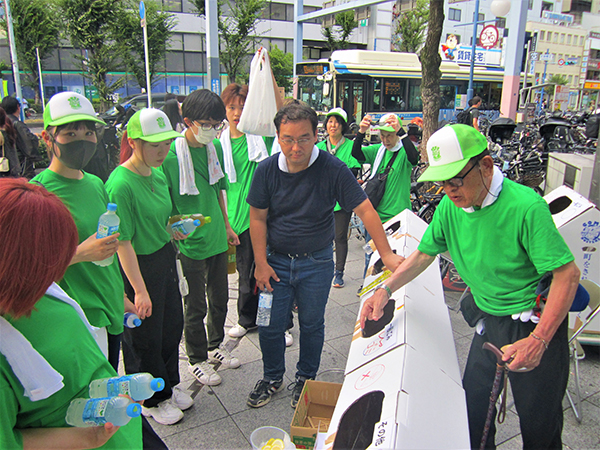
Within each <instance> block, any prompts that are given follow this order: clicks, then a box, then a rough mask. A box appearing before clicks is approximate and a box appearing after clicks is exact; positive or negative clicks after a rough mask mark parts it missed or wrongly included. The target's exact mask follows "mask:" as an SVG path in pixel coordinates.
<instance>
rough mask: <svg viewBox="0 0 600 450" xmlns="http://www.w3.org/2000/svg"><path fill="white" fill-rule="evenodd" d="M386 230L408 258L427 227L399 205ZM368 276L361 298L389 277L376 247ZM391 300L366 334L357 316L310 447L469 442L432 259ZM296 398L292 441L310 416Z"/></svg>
mask: <svg viewBox="0 0 600 450" xmlns="http://www.w3.org/2000/svg"><path fill="white" fill-rule="evenodd" d="M384 228H385V229H386V230H387V231H388V240H389V242H390V246H391V247H392V249H393V250H395V251H396V253H397V254H399V255H402V256H405V257H407V256H409V255H410V254H411V253H412V252H413V251H414V250H416V248H417V247H418V244H419V242H420V239H421V237H422V236H423V233H424V232H425V229H426V228H427V224H425V222H423V221H422V220H421V219H419V218H418V217H417V216H416V215H414V214H413V213H412V212H411V211H409V210H405V211H403V212H402V213H400V214H399V215H397V216H396V217H394V218H393V219H391V220H390V221H388V222H386V223H385V224H384ZM367 274H368V275H367V277H366V279H365V283H364V286H365V288H364V290H363V293H362V298H361V301H362V302H364V301H365V300H366V299H367V298H368V297H370V296H371V295H372V290H373V289H374V288H375V287H376V286H377V285H378V284H379V283H381V282H382V281H383V280H384V279H386V278H387V277H389V275H390V273H389V271H384V270H383V266H382V263H381V260H380V257H379V254H378V252H377V251H375V252H374V253H373V255H372V257H371V265H370V267H369V270H368V272H367ZM349 295H351V294H349ZM392 299H393V302H391V301H390V302H389V303H388V305H391V306H388V307H387V309H386V314H385V315H384V317H383V318H382V319H381V320H379V321H378V322H374V323H371V324H369V325H367V326H366V327H365V332H364V334H363V331H362V330H361V329H360V324H359V322H358V320H357V322H356V326H355V332H354V334H353V336H352V343H351V346H350V351H349V354H348V362H347V365H346V370H345V378H344V383H343V385H342V388H341V392H340V393H339V399H338V400H337V403H336V404H335V409H334V410H333V414H332V416H331V423H330V424H329V428H328V430H327V432H326V433H322V432H321V433H318V434H317V436H316V444H315V448H317V449H333V448H350V443H352V446H351V447H352V448H355V449H367V448H370V449H380V448H381V449H383V448H396V449H411V448H428V449H449V448H468V447H469V437H468V425H467V414H466V404H465V397H464V391H463V389H462V385H461V380H460V371H459V367H458V360H457V357H456V349H455V348H454V340H453V336H452V329H451V326H450V317H449V313H448V308H447V307H446V304H445V302H444V295H443V290H442V284H441V279H440V272H439V265H438V262H437V260H436V261H435V262H434V263H433V264H432V265H431V266H430V267H429V268H428V269H427V270H426V271H424V272H423V273H422V274H421V275H420V276H419V277H418V278H416V279H415V280H414V281H412V282H411V283H409V284H408V285H406V286H405V287H404V288H402V289H400V290H398V291H397V292H395V293H394V295H393V296H392ZM361 306H362V303H361ZM309 386H310V385H308V383H307V386H306V387H305V389H306V391H305V393H303V396H304V394H306V393H307V392H310V389H311V387H309ZM311 398H312V397H311ZM301 399H302V398H301ZM301 403H302V400H301ZM301 403H299V409H297V411H296V415H295V416H294V421H293V422H292V433H291V434H292V439H294V437H295V436H296V433H295V430H297V428H295V427H296V426H297V425H298V424H300V421H301V420H302V417H307V416H310V414H311V413H310V411H309V412H305V411H304V409H305V406H300V405H301ZM299 412H300V414H299ZM319 414H320V413H319ZM314 416H318V414H317V413H315V414H314ZM319 417H320V416H319ZM325 422H326V420H321V423H322V424H324V423H325ZM305 423H306V422H305ZM314 424H315V423H314V421H313V425H314ZM432 426H435V429H436V430H435V432H432V431H431V427H432ZM305 428H306V427H305ZM315 431H316V430H315V429H314V428H313V429H312V432H315ZM294 442H295V443H296V445H298V443H299V442H297V441H296V440H294Z"/></svg>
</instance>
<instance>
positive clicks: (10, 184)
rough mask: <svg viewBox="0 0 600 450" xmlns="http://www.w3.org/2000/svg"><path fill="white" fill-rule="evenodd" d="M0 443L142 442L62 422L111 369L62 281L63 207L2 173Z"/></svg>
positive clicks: (135, 426)
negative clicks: (75, 401) (92, 384)
mask: <svg viewBox="0 0 600 450" xmlns="http://www.w3.org/2000/svg"><path fill="white" fill-rule="evenodd" d="M0 204H1V205H2V208H1V209H0V239H1V241H2V246H0V335H2V339H0V417H2V420H0V448H11V449H12V448H65V449H66V448H70V449H71V448H72V449H75V448H96V447H100V446H104V448H115V449H117V448H128V449H130V448H141V447H142V434H141V421H140V419H139V418H135V419H132V420H131V421H130V422H129V424H128V425H126V426H124V427H121V428H119V427H114V426H112V425H110V424H107V425H106V426H104V427H91V428H72V427H68V426H67V423H66V421H65V415H66V413H67V409H68V407H69V404H70V402H71V400H73V399H75V398H87V397H88V386H89V384H90V382H91V381H92V380H97V379H100V378H106V377H113V376H116V375H117V373H116V372H115V371H114V369H113V368H112V367H111V366H110V364H109V363H108V361H107V360H106V358H105V357H104V356H103V354H102V352H101V351H100V348H99V346H98V344H97V342H96V341H95V338H94V336H93V335H92V332H93V331H94V329H93V328H92V327H91V326H90V325H89V322H87V319H85V315H84V314H83V311H82V310H81V308H80V307H79V305H78V304H77V303H76V302H74V301H73V300H72V299H70V298H69V297H68V296H67V295H66V294H65V292H64V291H63V290H62V289H61V288H60V287H58V285H57V284H55V283H54V281H58V280H60V279H61V278H62V277H63V275H64V274H65V271H66V270H67V267H68V266H69V264H70V262H71V260H72V258H73V256H74V255H75V251H76V249H77V243H78V234H77V228H76V226H75V222H74V221H73V218H72V217H71V214H70V212H69V210H68V209H67V208H66V207H65V205H64V204H63V203H62V201H61V200H60V199H59V198H58V197H56V196H55V195H54V194H52V193H50V192H48V191H47V190H46V189H44V188H42V187H40V186H37V185H35V184H29V183H27V180H25V179H10V178H6V179H0Z"/></svg>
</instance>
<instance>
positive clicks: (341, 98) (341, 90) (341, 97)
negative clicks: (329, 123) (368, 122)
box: [336, 81, 352, 116]
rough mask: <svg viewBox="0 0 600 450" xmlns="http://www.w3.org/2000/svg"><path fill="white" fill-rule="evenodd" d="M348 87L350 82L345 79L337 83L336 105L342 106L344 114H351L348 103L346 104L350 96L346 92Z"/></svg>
mask: <svg viewBox="0 0 600 450" xmlns="http://www.w3.org/2000/svg"><path fill="white" fill-rule="evenodd" d="M349 88H350V83H348V82H346V81H340V82H339V83H338V85H337V102H336V105H337V107H338V108H342V109H343V110H344V111H346V114H348V116H351V115H352V114H351V112H352V111H351V110H350V105H349V104H348V98H349V97H350V94H349V92H348V89H349Z"/></svg>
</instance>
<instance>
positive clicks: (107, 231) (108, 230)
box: [96, 223, 119, 239]
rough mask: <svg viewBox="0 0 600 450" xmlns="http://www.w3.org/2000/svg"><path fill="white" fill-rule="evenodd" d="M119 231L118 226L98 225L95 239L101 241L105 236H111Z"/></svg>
mask: <svg viewBox="0 0 600 450" xmlns="http://www.w3.org/2000/svg"><path fill="white" fill-rule="evenodd" d="M118 231H119V226H118V225H117V226H114V227H108V226H106V225H102V224H100V223H99V224H98V232H97V233H96V238H97V239H101V238H104V237H106V236H112V235H113V234H115V233H117V232H118Z"/></svg>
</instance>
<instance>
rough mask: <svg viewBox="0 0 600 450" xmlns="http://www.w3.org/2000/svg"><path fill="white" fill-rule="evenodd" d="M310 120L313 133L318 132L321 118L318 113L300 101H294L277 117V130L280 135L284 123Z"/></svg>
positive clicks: (278, 113)
mask: <svg viewBox="0 0 600 450" xmlns="http://www.w3.org/2000/svg"><path fill="white" fill-rule="evenodd" d="M303 120H308V121H309V122H310V124H311V125H312V129H313V133H316V132H317V125H318V124H319V118H318V117H317V113H316V112H315V111H314V110H313V109H312V108H310V107H308V106H306V105H303V104H302V103H300V102H299V101H298V100H294V101H292V102H290V103H289V105H286V106H284V107H283V108H281V109H280V110H279V111H277V114H276V115H275V119H274V120H273V122H275V128H277V133H278V134H279V129H280V127H281V124H282V123H288V122H301V121H303Z"/></svg>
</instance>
